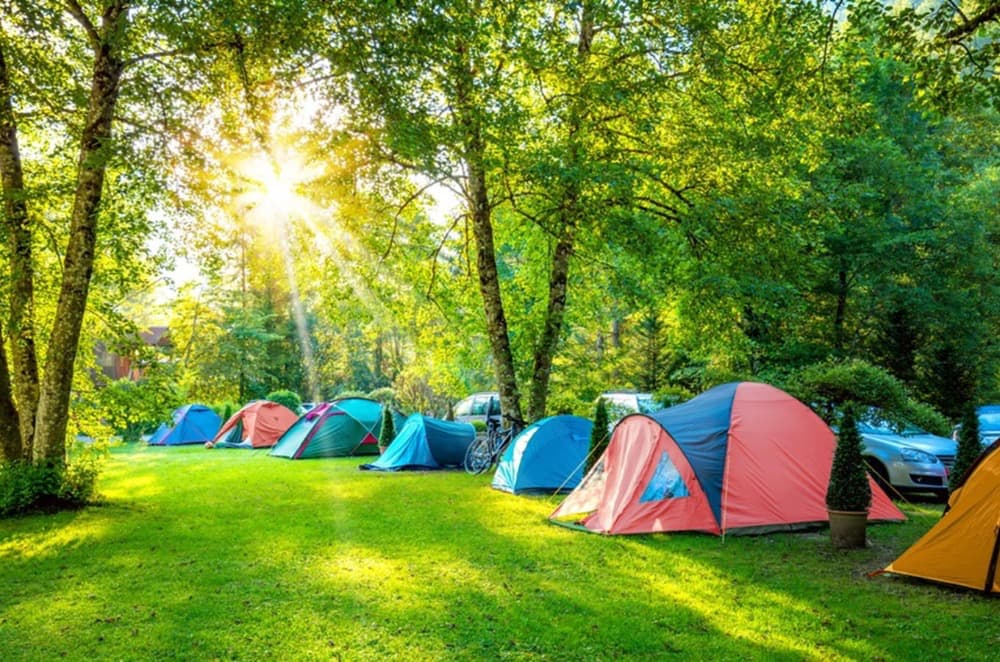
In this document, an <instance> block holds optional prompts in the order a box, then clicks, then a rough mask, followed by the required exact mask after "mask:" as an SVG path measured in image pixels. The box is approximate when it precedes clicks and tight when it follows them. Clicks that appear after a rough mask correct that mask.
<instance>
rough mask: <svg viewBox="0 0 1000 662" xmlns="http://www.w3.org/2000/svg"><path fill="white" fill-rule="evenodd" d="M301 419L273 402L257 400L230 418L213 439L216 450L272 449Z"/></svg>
mask: <svg viewBox="0 0 1000 662" xmlns="http://www.w3.org/2000/svg"><path fill="white" fill-rule="evenodd" d="M297 420H299V417H298V416H297V415H296V414H295V412H293V411H292V410H291V409H289V408H288V407H286V406H284V405H281V404H278V403H277V402H271V401H270V400H254V401H253V402H251V403H250V404H248V405H246V406H245V407H243V408H242V409H240V410H239V411H238V412H236V413H235V414H233V415H232V416H230V417H229V420H228V421H226V422H225V423H224V424H223V426H222V428H220V429H219V432H218V433H217V434H216V435H215V439H213V440H212V445H213V446H214V447H215V448H270V447H271V446H274V444H275V442H276V441H278V438H279V437H281V435H283V434H284V433H285V431H286V430H288V428H290V427H292V425H294V424H295V422H296V421H297Z"/></svg>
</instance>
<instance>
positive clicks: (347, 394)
mask: <svg viewBox="0 0 1000 662" xmlns="http://www.w3.org/2000/svg"><path fill="white" fill-rule="evenodd" d="M367 397H368V394H367V393H365V392H364V391H351V390H345V391H341V392H339V393H337V394H336V395H335V396H333V399H334V400H344V399H345V398H367Z"/></svg>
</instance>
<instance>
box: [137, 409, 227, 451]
mask: <svg viewBox="0 0 1000 662" xmlns="http://www.w3.org/2000/svg"><path fill="white" fill-rule="evenodd" d="M220 427H222V419H221V418H219V415H218V414H216V413H215V412H214V411H212V410H211V409H209V408H208V407H206V406H205V405H184V406H183V407H180V408H178V409H175V410H174V413H173V425H170V426H167V425H161V426H160V427H159V429H158V430H157V431H156V432H154V433H153V436H152V437H150V438H149V445H150V446H180V445H182V444H203V443H205V442H206V441H212V439H214V438H215V435H216V433H217V432H218V431H219V428H220Z"/></svg>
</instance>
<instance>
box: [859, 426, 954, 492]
mask: <svg viewBox="0 0 1000 662" xmlns="http://www.w3.org/2000/svg"><path fill="white" fill-rule="evenodd" d="M858 432H860V433H861V439H862V441H863V442H864V451H863V453H864V457H865V461H866V462H867V463H868V467H869V468H870V470H871V471H872V473H873V475H874V476H875V479H876V480H877V481H878V482H879V484H881V485H882V487H883V488H885V489H886V491H887V492H888V493H889V496H891V497H894V496H900V495H903V494H916V493H924V494H931V495H933V496H935V497H937V498H939V499H942V500H944V499H947V498H948V472H949V471H950V470H951V467H952V465H953V464H954V463H955V453H956V450H957V446H958V444H957V443H956V442H955V440H954V439H948V438H947V437H939V436H937V435H934V434H931V433H929V432H926V431H925V430H921V429H920V428H918V427H917V426H915V425H910V424H907V425H904V426H898V425H895V424H893V423H890V422H889V421H886V420H884V419H882V418H881V417H880V416H878V414H877V413H870V414H868V415H867V416H865V417H864V418H863V419H862V420H859V421H858Z"/></svg>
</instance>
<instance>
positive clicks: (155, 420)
mask: <svg viewBox="0 0 1000 662" xmlns="http://www.w3.org/2000/svg"><path fill="white" fill-rule="evenodd" d="M95 399H96V401H97V402H96V404H97V408H98V411H99V413H100V414H101V416H102V418H103V420H105V421H106V422H107V423H108V425H110V426H111V427H112V429H113V430H115V431H116V432H117V433H118V434H120V435H121V436H122V440H123V441H125V442H134V441H138V440H139V438H140V437H141V436H142V435H143V434H147V433H149V432H152V431H153V430H155V429H156V426H157V425H159V424H160V423H161V422H163V421H166V420H169V419H170V414H171V412H173V410H174V409H176V408H177V407H179V406H181V405H182V404H183V402H184V394H183V392H182V391H181V390H180V388H179V387H178V386H177V384H176V383H175V382H174V381H173V380H172V379H171V378H170V376H169V374H168V373H167V371H165V370H162V369H154V370H151V371H150V372H149V374H148V375H147V377H146V378H144V379H142V380H140V381H138V382H133V381H131V380H129V379H119V380H117V381H113V382H111V383H110V384H107V385H106V386H104V387H103V388H100V389H99V390H97V392H96V394H95Z"/></svg>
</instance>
